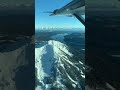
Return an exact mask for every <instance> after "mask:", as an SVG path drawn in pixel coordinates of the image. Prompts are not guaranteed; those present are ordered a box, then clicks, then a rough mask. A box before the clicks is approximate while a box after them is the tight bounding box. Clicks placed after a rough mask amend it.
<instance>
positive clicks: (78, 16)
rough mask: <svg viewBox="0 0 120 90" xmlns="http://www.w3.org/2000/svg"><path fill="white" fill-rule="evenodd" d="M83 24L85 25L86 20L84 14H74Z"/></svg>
mask: <svg viewBox="0 0 120 90" xmlns="http://www.w3.org/2000/svg"><path fill="white" fill-rule="evenodd" d="M73 15H74V16H75V17H76V18H77V19H78V20H79V21H80V22H81V23H82V24H83V25H85V20H84V19H83V17H82V16H80V15H77V14H73Z"/></svg>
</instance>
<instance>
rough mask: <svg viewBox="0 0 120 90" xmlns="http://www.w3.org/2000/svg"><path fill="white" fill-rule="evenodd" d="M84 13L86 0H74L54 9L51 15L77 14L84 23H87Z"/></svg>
mask: <svg viewBox="0 0 120 90" xmlns="http://www.w3.org/2000/svg"><path fill="white" fill-rule="evenodd" d="M84 14H85V0H73V1H71V2H70V3H68V4H67V5H65V6H63V7H62V8H60V9H56V10H54V11H53V12H52V14H50V16H58V15H66V16H75V17H76V18H77V19H78V20H79V21H80V22H81V23H82V24H83V25H85V19H84V18H83V17H82V15H84Z"/></svg>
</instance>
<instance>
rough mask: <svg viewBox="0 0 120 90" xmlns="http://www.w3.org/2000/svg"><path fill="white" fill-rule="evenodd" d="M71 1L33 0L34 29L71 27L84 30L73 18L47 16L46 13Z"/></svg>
mask: <svg viewBox="0 0 120 90" xmlns="http://www.w3.org/2000/svg"><path fill="white" fill-rule="evenodd" d="M70 1H71V0H35V28H36V29H38V28H41V27H58V28H59V27H60V28H61V27H69V28H70V27H71V28H76V27H79V28H84V26H83V25H82V24H81V23H80V22H79V21H78V20H77V19H76V18H75V17H67V16H49V13H44V12H48V11H54V10H55V9H59V8H61V7H62V6H64V5H66V4H67V3H69V2H70Z"/></svg>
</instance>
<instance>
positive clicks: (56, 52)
mask: <svg viewBox="0 0 120 90" xmlns="http://www.w3.org/2000/svg"><path fill="white" fill-rule="evenodd" d="M35 67H36V69H37V74H36V77H37V87H36V90H52V89H55V90H56V89H60V90H70V89H71V90H74V89H75V90H76V89H79V90H82V88H81V85H80V78H84V73H83V69H84V67H83V63H82V62H80V61H79V62H78V63H76V62H74V59H73V54H72V53H70V50H69V48H68V47H67V46H66V45H65V44H63V43H61V42H59V41H54V40H50V41H48V42H47V43H46V44H45V45H43V46H42V47H39V48H35Z"/></svg>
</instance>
